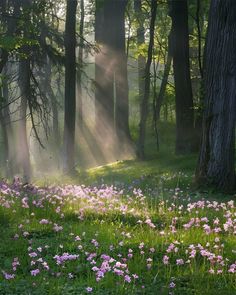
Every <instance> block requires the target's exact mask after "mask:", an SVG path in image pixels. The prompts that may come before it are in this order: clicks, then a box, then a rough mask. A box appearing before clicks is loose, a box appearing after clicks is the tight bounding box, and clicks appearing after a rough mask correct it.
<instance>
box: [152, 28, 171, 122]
mask: <svg viewBox="0 0 236 295" xmlns="http://www.w3.org/2000/svg"><path fill="white" fill-rule="evenodd" d="M171 63H172V51H171V32H170V35H169V37H168V52H167V59H166V64H165V67H164V73H163V77H162V80H161V86H160V91H159V94H158V96H157V97H156V113H155V116H156V118H155V121H156V122H158V121H159V120H160V112H161V106H162V104H163V101H164V96H165V92H166V86H167V83H168V78H169V74H170V69H171Z"/></svg>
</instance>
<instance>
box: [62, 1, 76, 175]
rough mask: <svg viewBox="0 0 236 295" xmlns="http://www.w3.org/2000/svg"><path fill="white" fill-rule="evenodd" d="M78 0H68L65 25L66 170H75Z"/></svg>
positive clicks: (69, 171) (71, 171)
mask: <svg viewBox="0 0 236 295" xmlns="http://www.w3.org/2000/svg"><path fill="white" fill-rule="evenodd" d="M76 8H77V1H76V0H73V1H71V0H67V7H66V25H65V110H64V111H65V114H64V170H65V171H66V172H68V173H73V172H74V170H75V167H74V166H75V112H76V111H75V110H76V55H75V49H76Z"/></svg>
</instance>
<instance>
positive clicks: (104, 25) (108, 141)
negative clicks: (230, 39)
mask: <svg viewBox="0 0 236 295" xmlns="http://www.w3.org/2000/svg"><path fill="white" fill-rule="evenodd" d="M113 4H114V3H113V1H101V0H96V12H95V41H96V43H97V45H98V46H99V49H98V53H97V54H96V55H95V137H96V141H97V142H98V145H99V148H100V149H101V151H102V152H103V154H104V156H105V158H108V157H109V155H111V154H113V151H114V142H115V129H114V122H115V116H114V114H115V112H114V65H115V57H114V55H113V51H112V47H113V45H114V42H115V36H114V34H113V30H114V28H113V13H114V9H113Z"/></svg>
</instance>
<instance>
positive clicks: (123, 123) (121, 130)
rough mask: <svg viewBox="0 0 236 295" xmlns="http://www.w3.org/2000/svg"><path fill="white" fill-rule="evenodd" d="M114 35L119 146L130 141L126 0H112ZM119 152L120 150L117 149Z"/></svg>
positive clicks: (116, 126)
mask: <svg viewBox="0 0 236 295" xmlns="http://www.w3.org/2000/svg"><path fill="white" fill-rule="evenodd" d="M113 2H114V11H115V14H114V24H113V27H114V35H115V36H116V38H115V43H114V45H113V49H114V57H115V59H116V64H115V68H114V71H115V93H116V103H115V129H116V134H117V138H118V143H119V145H120V148H121V149H123V148H124V147H125V144H126V143H130V142H131V136H130V130H129V86H128V73H127V56H126V46H125V8H126V5H127V0H124V1H116V0H114V1H113ZM119 153H121V150H120V151H119Z"/></svg>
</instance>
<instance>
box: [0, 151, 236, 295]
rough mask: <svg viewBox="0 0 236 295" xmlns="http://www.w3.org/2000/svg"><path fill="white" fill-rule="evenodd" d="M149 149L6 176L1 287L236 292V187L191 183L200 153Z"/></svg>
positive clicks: (0, 222) (0, 205)
mask: <svg viewBox="0 0 236 295" xmlns="http://www.w3.org/2000/svg"><path fill="white" fill-rule="evenodd" d="M149 155H150V156H149V159H148V161H145V162H139V161H135V160H129V161H120V162H116V163H112V164H109V165H106V166H103V167H97V168H93V169H89V170H86V171H80V172H79V174H78V177H75V178H74V179H71V178H64V179H63V180H60V179H56V178H55V179H54V180H53V179H49V180H47V179H42V180H40V181H39V182H38V183H36V184H37V186H36V185H32V186H31V185H29V186H22V185H21V184H20V183H15V184H14V185H10V184H8V183H3V182H2V183H0V235H1V239H0V271H1V273H0V294H6V295H7V294H11V295H13V294H14V295H15V294H19V295H23V294H34V295H36V294H40V295H44V294H51V295H57V294H58V295H59V294H62V295H67V294H89V293H91V294H101V295H102V294H104V295H105V294H128V295H129V294H161V295H162V294H163V295H165V294H166V295H167V294H172V295H177V294H179V295H180V294H181V295H182V294H183V295H185V294H186V295H187V294H188V295H190V294H192V295H211V294H212V295H213V294H214V295H215V294H221V295H234V294H236V276H235V272H236V243H235V233H236V207H235V203H234V201H233V199H234V198H235V196H226V195H223V194H215V193H214V192H213V191H207V190H205V191H201V192H199V191H196V190H194V189H193V186H192V184H191V182H192V177H193V173H194V167H195V163H196V155H192V156H188V157H180V156H179V157H177V156H174V154H173V153H171V151H170V150H168V149H167V148H164V149H163V150H162V151H161V152H160V153H159V156H157V157H154V156H152V154H151V152H150V153H149ZM52 182H54V183H55V185H51V183H52ZM64 183H67V185H64ZM49 185H50V186H49Z"/></svg>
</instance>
